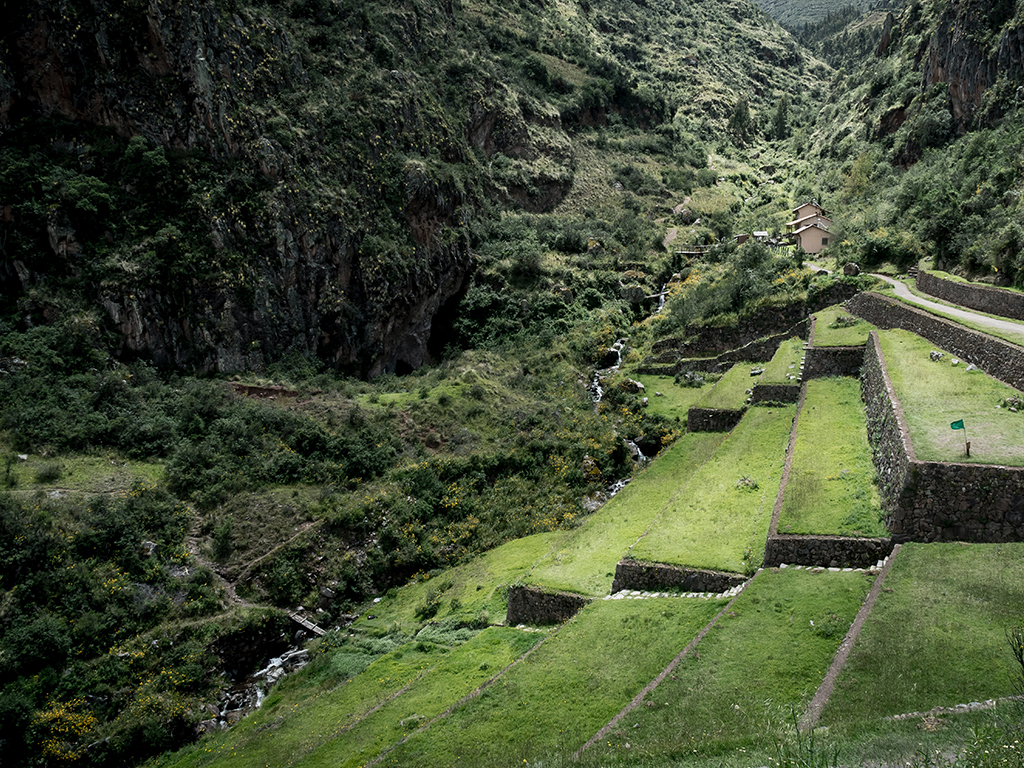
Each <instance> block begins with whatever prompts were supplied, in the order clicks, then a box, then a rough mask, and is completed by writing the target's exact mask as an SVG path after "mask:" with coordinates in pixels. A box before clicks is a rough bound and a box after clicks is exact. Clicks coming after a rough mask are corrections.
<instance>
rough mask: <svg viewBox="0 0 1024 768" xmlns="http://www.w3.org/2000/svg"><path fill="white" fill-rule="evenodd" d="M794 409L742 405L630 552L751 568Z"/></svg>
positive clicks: (760, 550) (716, 566)
mask: <svg viewBox="0 0 1024 768" xmlns="http://www.w3.org/2000/svg"><path fill="white" fill-rule="evenodd" d="M795 413H796V406H795V405H793V406H786V407H781V408H780V407H772V408H753V409H751V410H749V411H747V413H746V414H745V415H744V417H743V419H742V420H741V421H740V423H739V424H738V425H737V426H736V428H735V429H734V430H733V431H732V432H731V433H730V434H729V436H728V437H727V438H726V439H725V442H723V443H722V445H721V447H720V448H719V449H718V450H717V451H716V452H715V454H714V456H712V457H711V458H710V459H709V460H708V461H707V462H706V463H705V464H704V465H703V466H702V467H701V468H700V470H698V471H697V472H696V473H695V474H694V475H693V476H692V477H691V478H690V481H689V484H688V486H687V487H685V488H683V489H682V490H681V492H680V493H679V494H678V496H676V498H675V499H674V500H673V501H672V503H671V504H669V505H668V506H666V508H665V509H664V510H663V511H662V512H661V514H659V515H658V518H657V519H656V520H655V522H654V524H653V525H651V527H650V528H649V529H648V531H647V533H646V535H645V536H644V537H643V538H642V539H641V540H640V541H639V542H637V544H636V545H635V546H634V547H633V549H632V550H631V553H630V554H631V555H632V556H633V557H635V558H637V559H638V560H649V561H653V562H661V563H673V564H677V565H686V566H691V567H695V568H709V569H712V570H720V571H730V572H736V573H743V572H745V571H747V572H751V573H752V572H753V571H754V570H755V569H756V568H757V567H758V565H760V562H761V558H762V556H763V553H764V543H765V537H766V536H767V533H768V526H769V524H770V523H771V514H772V506H773V505H774V503H775V496H776V494H777V492H778V488H779V481H780V480H781V477H782V465H783V463H784V460H785V455H786V446H787V444H788V441H789V433H790V429H791V427H792V423H793V416H794V414H795Z"/></svg>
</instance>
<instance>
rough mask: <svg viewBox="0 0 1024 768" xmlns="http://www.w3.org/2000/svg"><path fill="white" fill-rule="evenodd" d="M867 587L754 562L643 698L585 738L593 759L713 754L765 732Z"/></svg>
mask: <svg viewBox="0 0 1024 768" xmlns="http://www.w3.org/2000/svg"><path fill="white" fill-rule="evenodd" d="M870 587H871V577H870V576H869V575H868V574H866V573H863V572H846V573H843V572H831V571H827V570H816V571H809V570H796V569H785V570H775V569H767V570H764V571H761V572H760V573H759V574H758V575H757V577H756V578H755V579H754V580H753V581H752V582H751V584H750V586H749V587H747V589H746V590H745V591H744V592H743V593H742V594H741V595H740V596H739V597H738V598H737V599H736V601H735V602H734V603H733V604H732V606H731V607H730V609H729V611H728V612H726V613H725V614H724V615H723V616H722V618H721V619H720V620H719V622H718V624H717V625H716V626H715V628H714V629H713V630H712V631H711V632H709V633H708V634H707V635H706V636H705V637H704V639H703V640H701V642H700V643H699V644H698V645H697V647H696V649H695V650H696V652H695V653H691V654H688V655H687V656H686V657H685V658H684V659H683V661H682V662H681V663H680V664H679V665H678V666H677V667H676V668H675V669H674V670H673V672H672V675H671V676H669V677H668V678H666V679H665V680H664V681H663V682H662V683H661V685H659V686H658V687H657V689H655V690H654V691H652V692H651V693H650V694H648V696H647V698H646V702H645V704H646V705H647V706H641V707H638V708H637V709H636V710H634V711H633V712H631V713H630V715H629V717H628V718H627V719H625V720H623V721H622V726H620V727H619V728H618V729H616V730H615V731H613V732H612V733H611V734H610V735H609V737H608V738H606V739H604V740H602V742H600V743H598V744H595V745H594V747H593V749H594V750H595V751H596V752H597V756H598V757H599V759H600V760H601V764H602V765H604V764H607V763H608V762H609V759H610V758H612V757H614V756H618V757H619V758H620V759H622V760H623V762H628V761H627V760H626V756H627V755H637V754H640V755H691V754H693V753H695V752H696V753H700V754H702V755H708V754H720V753H722V752H724V751H726V750H731V749H737V748H744V747H749V746H751V745H756V744H758V743H759V742H760V741H761V740H762V739H764V738H765V737H766V736H768V738H771V735H774V734H775V733H777V732H778V730H779V728H780V727H782V726H784V724H785V723H786V722H787V721H790V722H791V720H790V713H791V711H792V710H794V709H795V711H797V712H799V711H800V710H801V709H802V708H803V705H804V704H805V703H806V702H807V701H808V700H809V699H810V698H811V696H813V694H814V692H815V691H816V690H817V688H818V686H819V685H820V684H821V681H822V678H823V677H824V675H825V672H826V671H827V670H828V668H829V665H830V664H831V662H832V657H833V656H834V655H835V652H836V649H837V648H838V647H839V643H840V642H842V640H843V637H844V636H845V634H846V632H847V630H848V629H849V627H850V624H851V623H852V622H853V619H854V617H855V616H856V615H857V611H858V610H859V609H860V605H861V603H862V602H863V600H864V597H865V596H866V595H867V592H868V590H869V589H870ZM738 660H742V663H738ZM627 723H628V725H627ZM748 764H749V765H770V764H771V763H769V762H764V763H761V762H753V763H748Z"/></svg>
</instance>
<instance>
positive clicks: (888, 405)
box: [860, 332, 916, 506]
mask: <svg viewBox="0 0 1024 768" xmlns="http://www.w3.org/2000/svg"><path fill="white" fill-rule="evenodd" d="M860 392H861V398H863V400H864V404H865V406H866V414H865V415H866V418H867V428H868V439H869V440H870V442H871V448H872V455H873V457H874V462H875V469H876V470H877V471H878V491H879V493H880V494H881V496H882V499H883V500H884V501H885V502H886V503H887V504H888V505H890V506H894V505H896V504H897V503H898V500H899V497H900V495H901V494H902V492H903V489H904V488H905V487H906V485H907V477H908V475H909V473H910V462H911V461H914V460H915V459H916V457H915V456H914V448H913V446H912V445H911V444H910V437H909V434H908V432H907V429H906V425H905V424H903V423H902V421H903V414H902V411H901V410H900V409H899V401H898V400H897V399H896V392H895V391H894V390H893V388H892V383H891V382H890V381H889V376H888V374H887V373H886V371H885V365H884V363H883V361H882V349H881V347H880V346H879V344H878V334H876V333H874V332H872V333H871V336H870V337H869V339H868V343H867V345H866V347H865V351H864V366H863V368H862V369H861V382H860Z"/></svg>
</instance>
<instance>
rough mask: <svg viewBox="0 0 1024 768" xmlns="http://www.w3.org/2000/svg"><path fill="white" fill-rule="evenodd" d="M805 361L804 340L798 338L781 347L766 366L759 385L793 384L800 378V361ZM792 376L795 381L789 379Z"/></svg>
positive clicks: (784, 343) (788, 340)
mask: <svg viewBox="0 0 1024 768" xmlns="http://www.w3.org/2000/svg"><path fill="white" fill-rule="evenodd" d="M803 359H804V340H803V339H801V338H800V337H798V336H794V337H793V338H791V339H787V340H786V341H784V342H782V343H781V344H780V345H779V348H778V349H777V350H776V351H775V354H774V355H773V356H772V359H771V360H770V361H768V363H767V364H766V365H765V366H764V373H763V374H761V378H759V379H758V380H757V383H758V384H792V383H793V381H794V379H797V378H799V377H800V361H801V360H803ZM790 376H792V377H793V379H791V378H789V377H790Z"/></svg>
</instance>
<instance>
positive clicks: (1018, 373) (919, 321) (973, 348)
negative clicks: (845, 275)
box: [846, 293, 1024, 389]
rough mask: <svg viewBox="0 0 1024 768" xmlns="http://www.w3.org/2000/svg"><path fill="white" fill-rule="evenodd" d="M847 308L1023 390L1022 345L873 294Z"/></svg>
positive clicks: (848, 305)
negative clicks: (910, 335) (918, 337)
mask: <svg viewBox="0 0 1024 768" xmlns="http://www.w3.org/2000/svg"><path fill="white" fill-rule="evenodd" d="M846 306H847V308H848V309H849V310H850V311H851V312H853V313H854V314H855V315H857V316H858V317H862V318H864V319H865V320H867V321H868V322H870V323H874V324H875V325H877V326H878V327H879V328H902V329H904V330H907V331H910V332H912V333H916V334H917V335H918V336H923V337H924V338H926V339H928V341H930V342H931V343H932V344H934V345H936V346H937V347H941V348H942V349H944V350H946V351H947V352H950V353H952V354H954V355H956V356H957V357H959V358H960V359H961V360H966V361H967V362H968V363H973V364H974V365H976V366H978V367H979V368H981V370H983V371H985V372H986V373H988V374H989V375H990V376H994V377H995V378H997V379H999V380H1000V381H1003V382H1006V383H1007V384H1009V385H1010V386H1011V387H1014V388H1016V389H1024V347H1018V346H1017V345H1015V344H1011V343H1010V342H1008V341H1003V340H1002V339H997V338H995V337H994V336H988V335H987V334H984V333H980V332H978V331H972V330H969V329H967V328H964V327H963V326H960V325H957V324H955V323H950V322H948V321H946V320H943V319H942V318H939V317H935V316H934V315H929V314H928V313H927V312H924V311H922V310H919V309H915V308H913V307H909V306H907V305H906V304H903V303H901V302H899V301H896V300H894V299H889V298H886V297H885V296H880V295H878V294H877V293H861V294H858V295H857V296H855V297H854V298H852V299H850V300H849V301H848V302H847V303H846Z"/></svg>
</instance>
